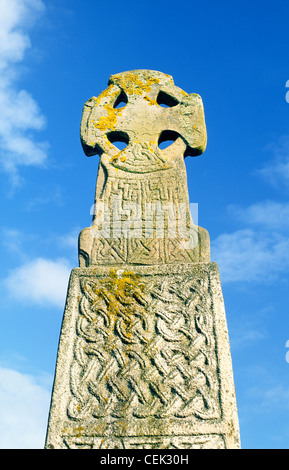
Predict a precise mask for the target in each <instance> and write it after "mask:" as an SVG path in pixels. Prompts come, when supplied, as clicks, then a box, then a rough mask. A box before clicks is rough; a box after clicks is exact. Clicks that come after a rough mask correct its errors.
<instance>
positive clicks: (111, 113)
mask: <svg viewBox="0 0 289 470" xmlns="http://www.w3.org/2000/svg"><path fill="white" fill-rule="evenodd" d="M104 108H105V110H106V111H107V116H101V117H100V118H99V120H98V121H97V122H94V121H92V122H93V125H94V127H96V128H97V129H100V130H101V131H105V130H107V129H110V130H112V131H114V130H115V126H116V123H117V116H121V110H119V109H115V108H112V107H111V106H109V105H108V104H105V105H104Z"/></svg>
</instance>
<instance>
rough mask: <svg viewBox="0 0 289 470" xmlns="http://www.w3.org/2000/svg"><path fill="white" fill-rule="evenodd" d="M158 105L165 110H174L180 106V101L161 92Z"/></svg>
mask: <svg viewBox="0 0 289 470" xmlns="http://www.w3.org/2000/svg"><path fill="white" fill-rule="evenodd" d="M157 103H158V104H159V105H160V106H162V107H163V108H173V107H174V106H177V104H179V101H178V100H177V99H176V98H174V97H173V96H171V95H169V94H168V93H166V92H165V91H160V92H159V94H158V96H157Z"/></svg>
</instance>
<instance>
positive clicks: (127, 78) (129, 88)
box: [115, 72, 160, 95]
mask: <svg viewBox="0 0 289 470" xmlns="http://www.w3.org/2000/svg"><path fill="white" fill-rule="evenodd" d="M115 82H116V83H117V85H118V86H119V87H120V88H121V89H123V90H124V91H125V92H126V93H127V94H128V95H134V94H136V95H142V94H143V93H148V92H150V90H151V87H152V85H153V84H155V83H159V82H160V80H159V79H158V78H156V77H154V78H152V77H151V76H149V74H145V73H144V74H143V76H142V79H141V78H140V77H139V76H137V74H134V73H131V72H129V73H126V74H124V75H123V76H119V77H117V78H115Z"/></svg>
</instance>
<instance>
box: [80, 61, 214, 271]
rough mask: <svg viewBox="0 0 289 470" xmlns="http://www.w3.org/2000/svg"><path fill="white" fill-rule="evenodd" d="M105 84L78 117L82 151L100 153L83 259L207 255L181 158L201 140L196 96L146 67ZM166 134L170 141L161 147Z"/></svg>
mask: <svg viewBox="0 0 289 470" xmlns="http://www.w3.org/2000/svg"><path fill="white" fill-rule="evenodd" d="M108 85H109V86H108V88H107V89H106V90H104V91H103V92H102V93H101V94H100V95H99V97H98V98H95V97H93V98H91V99H90V100H88V101H87V102H86V103H85V105H84V109H83V116H82V121H81V142H82V146H83V149H84V152H85V153H86V155H87V156H91V155H95V154H98V155H99V156H100V164H99V171H98V177H97V184H96V193H95V204H94V213H93V221H92V226H91V227H88V228H86V229H84V230H83V231H82V232H81V234H80V237H79V258H80V266H91V265H95V264H128V265H129V264H140V265H141V264H170V263H173V264H174V263H179V262H190V261H193V262H194V261H208V260H209V237H208V233H207V231H206V230H204V229H202V228H201V227H197V226H196V225H194V224H193V222H192V218H191V215H190V210H189V197H188V189H187V178H186V169H185V163H184V157H186V156H197V155H200V154H201V153H202V152H203V151H204V149H205V147H206V127H205V119H204V111H203V104H202V100H201V98H200V96H199V95H197V94H195V93H192V94H188V93H186V92H184V91H183V90H181V89H180V88H178V87H176V86H175V85H174V82H173V79H172V77H171V76H169V75H166V74H163V73H161V72H156V71H151V70H134V71H129V72H123V73H119V74H116V75H112V76H111V77H110V80H109V82H108ZM165 141H169V142H172V143H171V145H169V146H168V147H167V148H161V144H162V143H163V142H165ZM117 142H122V143H123V145H122V146H123V148H121V149H120V148H118V146H117V145H116V143H117ZM181 221H185V222H184V223H181Z"/></svg>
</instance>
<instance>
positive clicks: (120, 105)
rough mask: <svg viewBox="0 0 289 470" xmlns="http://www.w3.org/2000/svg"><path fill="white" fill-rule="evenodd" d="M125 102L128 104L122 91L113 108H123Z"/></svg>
mask: <svg viewBox="0 0 289 470" xmlns="http://www.w3.org/2000/svg"><path fill="white" fill-rule="evenodd" d="M127 102H128V99H127V95H126V93H125V92H124V91H123V90H122V91H121V93H120V94H119V95H118V97H117V98H116V100H115V102H114V105H113V107H114V108H124V106H125V105H126V104H127Z"/></svg>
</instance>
